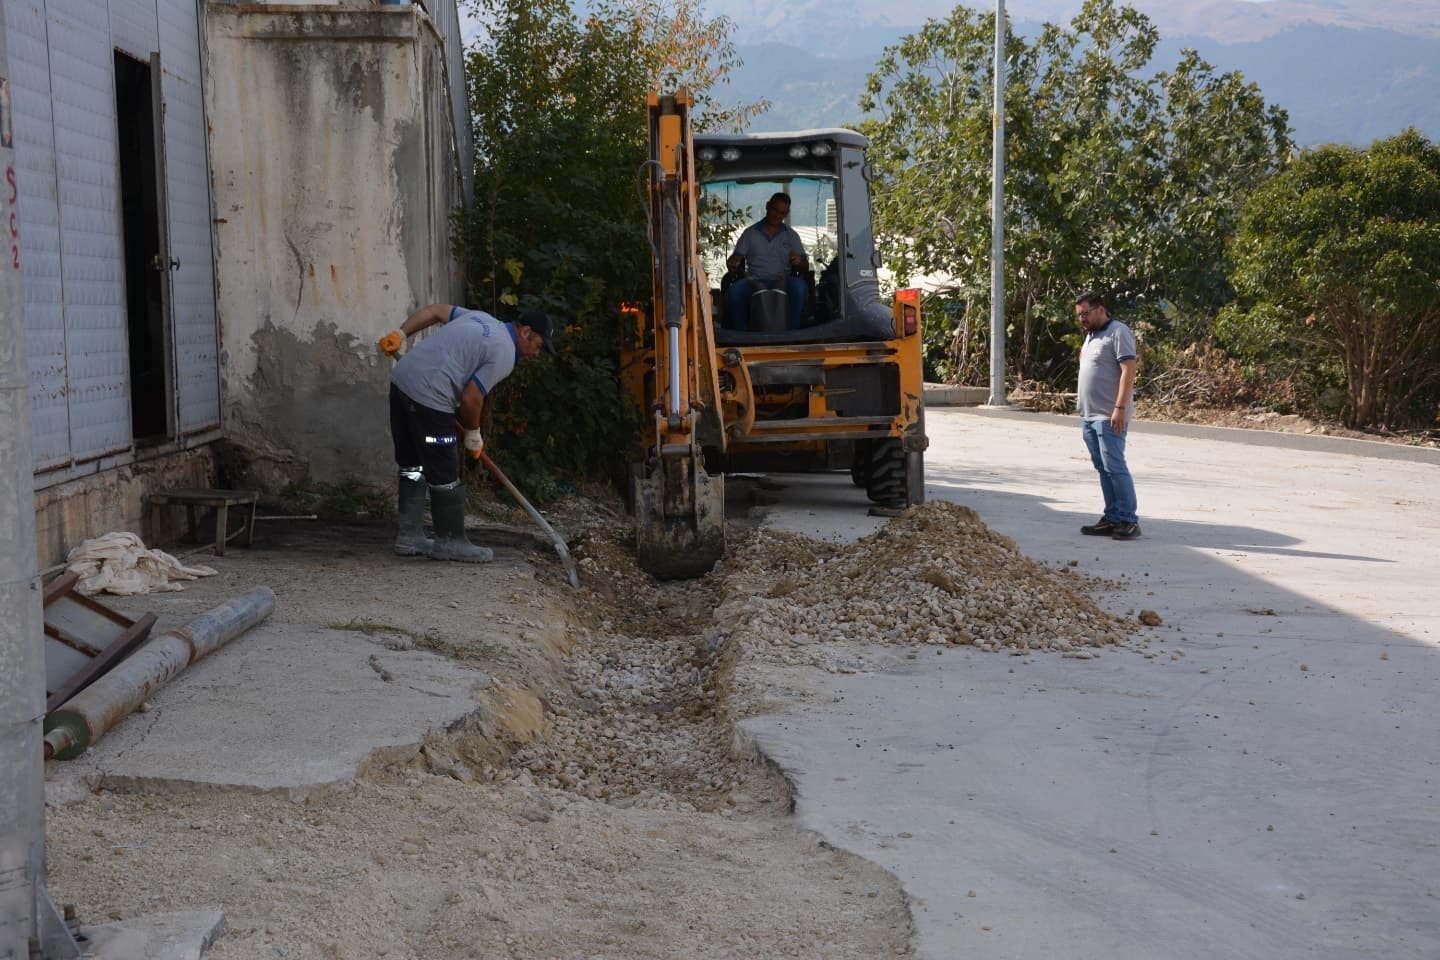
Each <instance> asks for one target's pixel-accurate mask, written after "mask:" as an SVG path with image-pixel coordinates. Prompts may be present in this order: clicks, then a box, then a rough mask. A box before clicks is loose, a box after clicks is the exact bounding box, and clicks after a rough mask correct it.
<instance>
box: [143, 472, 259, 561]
mask: <svg viewBox="0 0 1440 960" xmlns="http://www.w3.org/2000/svg"><path fill="white" fill-rule="evenodd" d="M257 496H258V495H257V494H256V492H255V491H254V490H215V489H210V488H188V489H180V490H162V491H159V492H157V493H152V494H150V497H149V501H150V506H151V508H152V509H153V508H155V507H182V506H183V507H184V508H185V516H186V520H187V521H188V522H189V527H190V540H191V542H192V543H199V542H200V524H199V519H200V518H199V514H198V512H199V510H200V508H202V507H206V508H210V509H213V510H214V511H215V556H217V557H223V556H225V542H226V541H227V540H229V539H230V537H229V525H230V508H231V507H241V508H243V507H247V506H248V507H249V508H250V516H249V518H248V519H247V520H246V522H245V524H244V526H243V527H242V528H241V529H242V530H244V532H245V546H247V547H248V546H250V545H251V544H253V543H254V542H255V501H256V499H257ZM235 534H236V535H237V536H238V535H239V534H240V530H236V531H235Z"/></svg>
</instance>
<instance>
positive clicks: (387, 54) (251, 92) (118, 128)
mask: <svg viewBox="0 0 1440 960" xmlns="http://www.w3.org/2000/svg"><path fill="white" fill-rule="evenodd" d="M0 2H3V3H4V6H5V16H6V21H7V31H6V46H7V52H8V55H9V71H10V76H9V77H8V78H6V92H7V95H8V97H9V101H10V103H9V110H8V111H7V113H8V115H9V116H10V117H11V118H12V120H11V130H10V131H7V133H8V135H10V136H12V137H13V143H14V148H15V157H16V177H15V178H14V181H13V182H12V183H10V184H7V189H9V190H10V191H11V192H12V193H13V194H14V205H13V208H12V209H13V210H14V211H15V217H14V219H13V220H12V222H11V224H10V230H11V239H12V243H11V250H10V251H8V253H9V255H10V256H11V258H12V260H13V261H14V262H18V264H19V266H20V268H21V271H22V273H23V278H24V294H25V295H24V299H25V304H24V310H25V323H24V327H25V336H26V349H27V358H28V365H29V375H30V407H31V441H32V449H33V455H34V471H35V473H34V477H35V492H36V511H37V513H36V519H37V541H38V547H37V549H38V552H39V559H40V563H41V565H42V566H43V565H46V564H48V563H52V562H55V561H57V560H59V559H63V556H64V552H65V551H66V550H67V549H68V548H69V547H71V546H73V545H74V544H75V543H77V542H78V541H80V540H82V539H84V538H86V537H89V536H95V535H98V534H100V533H104V532H107V531H110V530H120V529H128V530H135V531H137V532H140V533H142V535H144V534H145V516H144V506H143V505H144V497H145V495H146V494H147V493H149V492H150V491H152V490H156V489H163V488H170V487H177V486H207V485H212V484H213V483H214V482H215V481H216V459H215V456H214V450H213V447H214V445H215V444H216V442H217V441H219V440H220V439H221V438H224V437H229V438H231V439H233V440H234V441H235V443H236V445H237V447H238V449H240V450H241V451H242V453H244V452H245V451H254V452H255V454H256V456H257V457H258V458H259V460H260V461H261V462H262V463H263V462H267V461H266V458H269V462H273V463H275V464H280V465H282V466H283V469H278V470H274V471H270V472H269V473H266V472H264V471H260V472H259V473H257V474H256V475H254V476H253V477H252V478H250V479H253V480H255V481H256V482H262V485H264V482H267V481H271V480H274V481H276V482H281V481H284V480H299V479H307V478H308V479H322V480H336V479H342V478H345V477H349V476H362V477H363V476H366V475H375V468H373V467H372V466H371V465H372V463H373V461H374V460H375V459H376V458H377V457H378V456H379V451H380V450H381V445H380V444H379V443H378V442H377V436H372V435H371V433H375V434H377V435H378V436H382V437H383V435H384V433H385V426H384V423H385V421H384V417H383V411H384V396H385V391H384V382H385V376H384V374H385V372H386V371H385V370H384V369H383V367H381V366H380V364H379V363H378V361H377V359H376V357H375V356H374V349H373V341H374V338H375V336H378V334H379V333H381V332H384V330H387V329H390V328H391V327H393V326H395V325H396V324H397V323H398V320H397V316H398V317H401V318H403V316H404V314H405V312H406V311H407V310H409V309H413V307H414V306H416V305H419V304H423V303H427V302H432V301H435V300H443V299H448V298H451V297H454V296H457V295H458V292H459V284H458V274H457V271H456V269H455V267H454V265H453V255H452V251H451V245H450V230H449V220H450V216H451V214H452V213H453V211H454V210H455V208H457V207H458V206H460V205H462V204H463V203H464V198H465V174H466V172H468V168H469V146H468V145H469V122H468V108H467V106H466V104H465V98H464V90H465V85H464V74H463V64H462V62H461V52H460V39H459V27H458V21H457V17H456V11H455V0H431V2H430V3H429V4H418V3H417V4H413V5H411V4H389V3H386V4H380V3H375V2H361V0H355V2H351V3H314V4H299V5H296V4H285V5H278V4H256V3H245V4H238V3H227V2H218V0H208V2H207V0H0ZM372 415H373V417H375V418H376V420H375V423H374V424H373V429H372V431H371V433H367V432H366V431H363V430H360V429H358V427H357V426H356V424H357V420H358V418H360V417H361V416H364V417H366V418H370V417H372ZM242 460H243V457H242ZM228 479H234V478H228Z"/></svg>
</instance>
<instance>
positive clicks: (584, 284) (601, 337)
mask: <svg viewBox="0 0 1440 960" xmlns="http://www.w3.org/2000/svg"><path fill="white" fill-rule="evenodd" d="M471 7H472V10H473V11H474V12H475V13H476V14H477V15H478V17H479V18H480V20H481V21H482V22H483V23H484V24H486V26H487V28H488V32H487V34H486V35H485V36H484V37H483V38H482V39H480V40H479V41H478V42H477V43H476V44H475V45H474V46H472V47H471V48H470V50H469V51H468V52H467V57H466V77H467V81H468V83H469V88H470V102H471V105H472V109H473V111H474V116H473V130H474V139H475V155H476V161H475V198H474V203H473V204H472V206H471V208H470V209H469V210H468V211H465V212H463V213H462V214H460V215H459V216H458V218H457V221H456V236H457V246H458V248H459V251H460V255H461V258H462V261H463V263H464V265H465V269H466V274H467V276H468V278H469V283H470V297H469V299H470V302H471V303H473V304H475V305H476V306H479V307H481V308H482V309H485V310H488V311H490V312H492V313H494V314H495V315H497V316H500V317H501V318H503V319H510V318H512V317H513V316H514V315H515V314H516V313H518V312H519V311H521V310H525V309H539V310H546V311H549V312H551V313H553V314H556V315H558V316H560V317H562V318H563V319H564V321H565V349H564V356H563V358H562V359H561V361H560V362H558V363H539V364H527V365H525V366H524V367H522V368H521V369H519V370H517V371H516V373H515V375H514V377H513V378H512V380H513V382H512V383H507V385H506V388H505V390H503V391H501V393H500V394H497V406H496V408H495V410H494V411H493V414H494V421H493V425H492V432H493V433H494V437H493V442H494V444H495V446H496V449H497V450H503V452H504V456H505V462H506V465H507V467H508V468H509V472H511V473H512V474H513V475H514V476H515V478H516V482H517V483H521V484H522V485H525V486H526V487H527V488H528V489H529V490H530V491H531V492H532V493H534V494H537V495H539V496H541V497H544V496H545V495H546V494H548V493H550V492H552V491H553V488H554V485H555V483H556V482H557V481H558V479H559V478H560V477H566V476H570V477H574V476H586V475H589V476H597V475H603V474H604V473H606V472H607V471H609V470H610V469H612V468H613V467H614V466H615V465H616V464H617V462H618V461H620V460H621V458H623V456H624V454H625V452H626V441H627V439H628V436H629V431H630V424H629V423H628V422H627V419H626V410H627V407H626V405H625V403H624V401H623V398H622V396H621V393H620V388H619V384H618V378H617V375H616V363H617V356H618V349H619V348H618V331H619V308H620V305H621V304H622V303H623V302H625V301H630V300H634V301H641V302H643V301H644V300H646V299H647V298H648V297H649V292H650V269H651V268H650V247H649V241H648V237H647V218H646V211H645V200H644V191H643V183H644V180H643V173H642V169H641V167H642V164H643V163H644V161H645V157H646V151H647V144H646V139H647V130H646V109H645V99H646V95H647V94H648V93H649V91H650V90H652V89H662V90H673V89H676V88H678V87H680V86H682V85H683V86H687V87H688V88H689V89H690V90H691V92H692V93H694V94H695V97H696V107H697V111H696V112H697V117H699V118H700V119H699V120H697V122H708V123H711V124H713V125H719V126H730V127H738V126H741V125H743V124H744V123H745V121H746V120H747V119H748V118H749V117H750V116H753V115H754V114H755V113H756V112H758V111H759V110H761V109H763V108H764V105H763V104H752V105H747V106H727V105H725V104H723V103H722V102H721V101H720V100H719V98H718V97H717V92H718V90H719V88H720V86H721V85H723V83H724V82H725V79H726V77H727V76H728V75H729V73H730V72H731V71H732V70H733V69H734V68H735V67H736V66H737V65H738V64H739V62H740V61H739V59H738V57H737V56H736V54H735V51H734V48H733V46H732V45H731V44H730V41H729V39H728V37H729V32H730V29H731V26H730V23H729V22H728V21H727V20H725V19H723V18H714V19H707V18H705V17H704V16H703V15H702V13H701V7H700V4H699V2H698V0H601V2H599V3H593V4H590V5H589V10H588V12H587V13H586V14H585V16H584V17H583V18H582V17H580V16H578V15H577V14H576V13H575V11H574V10H573V9H572V8H571V6H570V4H569V2H568V0H475V2H474V3H472V4H471Z"/></svg>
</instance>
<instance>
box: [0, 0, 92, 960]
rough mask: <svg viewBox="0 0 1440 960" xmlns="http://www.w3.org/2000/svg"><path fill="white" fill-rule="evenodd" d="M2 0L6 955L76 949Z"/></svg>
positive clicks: (1, 851)
mask: <svg viewBox="0 0 1440 960" xmlns="http://www.w3.org/2000/svg"><path fill="white" fill-rule="evenodd" d="M9 78H10V69H9V62H8V58H7V56H6V35H5V12H4V8H3V6H0V166H4V168H5V180H4V182H3V183H0V196H3V200H0V223H3V224H4V231H5V233H4V241H3V244H0V254H3V256H0V259H3V260H4V263H3V264H0V272H3V273H4V279H3V290H0V530H4V531H5V535H4V536H3V537H0V960H12V958H13V960H28V958H30V957H31V953H32V947H38V948H39V954H40V956H42V957H45V958H59V957H75V956H78V955H79V950H78V949H76V946H75V941H74V938H73V937H71V936H70V935H69V931H68V930H67V929H66V928H65V927H64V925H63V924H62V923H60V922H59V921H58V919H57V918H56V917H55V910H54V907H53V905H51V903H50V899H49V897H48V896H46V894H45V768H44V761H43V760H42V754H41V749H42V748H41V743H42V741H41V733H42V731H41V724H42V723H43V721H44V718H45V645H44V644H45V641H44V634H43V629H44V611H43V609H42V608H41V603H40V581H39V577H38V575H37V574H36V572H35V566H36V564H35V480H34V476H33V468H32V461H31V454H30V377H29V373H28V365H27V364H26V360H25V313H24V307H25V296H24V290H23V287H22V285H21V277H20V257H21V251H20V230H19V222H20V221H19V215H18V209H17V204H18V202H19V198H20V194H19V190H20V188H19V183H18V173H17V171H16V169H15V144H14V129H13V126H12V123H11V115H10V97H11V95H12V90H11V86H10V79H9Z"/></svg>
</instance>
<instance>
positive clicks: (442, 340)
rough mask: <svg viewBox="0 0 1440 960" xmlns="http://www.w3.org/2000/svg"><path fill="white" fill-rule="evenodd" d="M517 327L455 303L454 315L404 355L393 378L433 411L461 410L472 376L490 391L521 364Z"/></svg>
mask: <svg viewBox="0 0 1440 960" xmlns="http://www.w3.org/2000/svg"><path fill="white" fill-rule="evenodd" d="M518 356H519V353H518V350H517V348H516V346H515V331H514V328H513V327H511V325H510V324H508V323H501V322H500V321H499V320H496V319H495V318H494V317H492V316H490V314H488V313H485V312H483V311H480V310H464V309H461V308H460V307H454V308H452V309H451V311H450V319H449V320H447V321H446V322H445V325H444V326H443V327H441V328H440V329H439V330H436V331H434V332H432V333H430V334H429V335H428V336H426V337H425V338H423V339H422V340H421V341H420V342H419V343H417V344H416V345H415V346H414V347H413V348H412V349H411V350H410V352H409V353H407V354H405V356H403V357H401V358H400V362H399V363H397V364H395V369H394V370H393V371H392V372H391V374H390V382H391V383H393V384H395V386H397V387H399V388H400V392H401V393H403V394H405V396H407V397H409V398H410V399H411V400H414V401H415V402H416V403H418V404H420V406H422V407H429V408H430V409H431V410H456V409H459V407H460V396H461V394H463V393H464V392H465V385H466V384H467V383H469V382H471V381H472V380H473V381H474V382H475V385H476V386H478V387H479V388H480V392H481V393H482V394H484V395H485V396H489V395H490V391H491V390H493V389H495V385H496V384H497V383H499V382H500V381H501V380H504V379H505V378H506V377H507V376H509V375H510V371H511V370H514V369H515V361H516V359H517V358H518Z"/></svg>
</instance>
